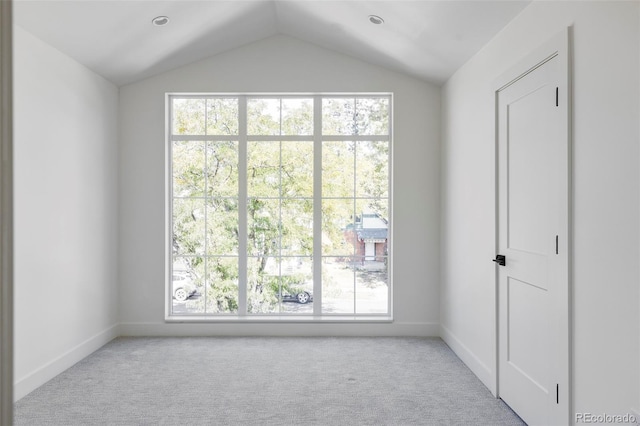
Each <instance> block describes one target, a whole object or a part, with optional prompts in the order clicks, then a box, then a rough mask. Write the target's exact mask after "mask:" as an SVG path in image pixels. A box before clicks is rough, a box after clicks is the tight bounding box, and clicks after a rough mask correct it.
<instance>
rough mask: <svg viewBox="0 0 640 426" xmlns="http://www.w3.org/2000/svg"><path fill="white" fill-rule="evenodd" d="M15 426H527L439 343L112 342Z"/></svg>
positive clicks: (22, 411)
mask: <svg viewBox="0 0 640 426" xmlns="http://www.w3.org/2000/svg"><path fill="white" fill-rule="evenodd" d="M15 424H16V425H30V426H37V425H492V426H495V425H522V424H523V423H522V421H521V420H520V419H519V418H518V417H517V416H516V415H515V414H514V413H513V412H512V411H511V410H510V409H509V408H508V407H507V406H506V405H505V404H504V403H503V402H502V401H500V400H497V399H495V398H494V397H493V396H492V395H491V393H490V392H489V391H488V390H487V388H486V387H485V386H484V385H483V384H482V383H481V382H480V381H479V380H478V379H477V378H476V377H475V376H474V375H473V374H472V373H471V371H470V370H469V369H468V368H467V367H466V366H465V365H464V364H463V363H462V362H461V361H460V360H459V359H458V358H457V357H456V356H455V355H454V354H453V352H452V351H451V350H450V349H449V347H448V346H447V345H446V344H445V343H444V342H443V341H442V340H441V339H438V338H373V337H372V338H364V337H358V338H325V337H321V338H315V337H308V338H305V337H303V338H278V337H273V338H266V337H265V338H263V337H253V338H251V337H250V338H243V337H232V338H231V337H230V338H217V337H215V338H208V337H202V338H198V337H196V338H118V339H115V340H113V341H112V342H110V343H109V344H107V345H105V346H104V347H103V348H101V349H100V350H98V351H97V352H95V353H94V354H92V355H91V356H89V357H87V358H85V359H84V360H82V361H81V362H79V363H78V364H76V365H75V366H73V367H72V368H70V369H69V370H67V371H65V372H64V373H62V374H60V375H59V376H57V377H56V378H54V379H53V380H51V381H50V382H48V383H46V384H45V385H43V386H42V387H40V388H38V389H36V390H35V391H34V392H32V393H31V394H29V395H27V396H26V397H24V398H22V399H21V400H20V401H18V402H17V403H16V404H15Z"/></svg>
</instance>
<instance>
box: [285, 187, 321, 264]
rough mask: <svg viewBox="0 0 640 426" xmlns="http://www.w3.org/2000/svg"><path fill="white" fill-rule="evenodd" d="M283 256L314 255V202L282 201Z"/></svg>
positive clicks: (310, 200)
mask: <svg viewBox="0 0 640 426" xmlns="http://www.w3.org/2000/svg"><path fill="white" fill-rule="evenodd" d="M281 212H282V213H281V214H282V219H281V223H282V243H281V250H282V251H281V254H282V255H285V256H291V255H305V256H311V254H312V253H313V200H312V199H306V200H291V199H285V200H282V206H281Z"/></svg>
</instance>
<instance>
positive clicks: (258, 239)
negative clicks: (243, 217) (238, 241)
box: [247, 198, 280, 256]
mask: <svg viewBox="0 0 640 426" xmlns="http://www.w3.org/2000/svg"><path fill="white" fill-rule="evenodd" d="M247 240H248V241H247V252H248V254H249V255H253V256H275V255H277V254H278V253H279V248H280V201H279V200H269V199H259V198H250V199H249V200H247Z"/></svg>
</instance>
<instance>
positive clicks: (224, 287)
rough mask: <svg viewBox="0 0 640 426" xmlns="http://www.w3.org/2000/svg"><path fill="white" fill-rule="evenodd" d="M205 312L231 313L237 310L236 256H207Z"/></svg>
mask: <svg viewBox="0 0 640 426" xmlns="http://www.w3.org/2000/svg"><path fill="white" fill-rule="evenodd" d="M206 291H207V294H206V312H207V313H208V314H233V313H237V312H238V258H237V257H208V258H207V285H206Z"/></svg>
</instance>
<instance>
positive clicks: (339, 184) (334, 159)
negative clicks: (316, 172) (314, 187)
mask: <svg viewBox="0 0 640 426" xmlns="http://www.w3.org/2000/svg"><path fill="white" fill-rule="evenodd" d="M354 167H355V143H354V142H350V141H338V142H323V143H322V196H323V197H353V196H354V185H355V180H354V179H355V177H354Z"/></svg>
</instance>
